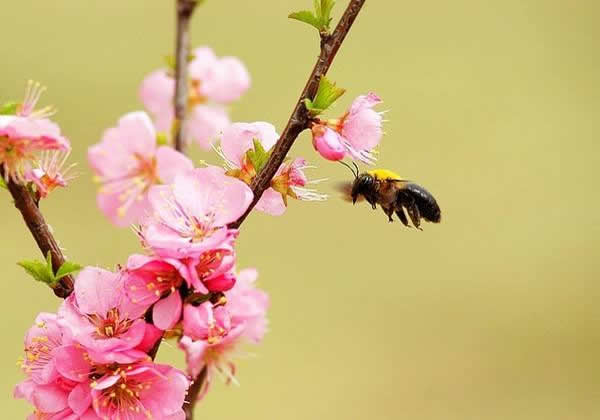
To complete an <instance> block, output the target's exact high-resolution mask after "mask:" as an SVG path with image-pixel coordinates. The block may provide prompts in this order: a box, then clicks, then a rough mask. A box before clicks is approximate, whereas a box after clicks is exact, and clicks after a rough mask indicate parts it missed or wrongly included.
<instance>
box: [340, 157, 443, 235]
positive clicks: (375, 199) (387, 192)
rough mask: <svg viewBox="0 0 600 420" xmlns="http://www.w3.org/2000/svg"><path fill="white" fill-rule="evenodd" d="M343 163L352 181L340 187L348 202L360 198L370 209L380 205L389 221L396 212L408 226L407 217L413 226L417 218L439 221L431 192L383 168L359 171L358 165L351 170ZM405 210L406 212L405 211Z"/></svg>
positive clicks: (439, 215)
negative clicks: (350, 173) (352, 178)
mask: <svg viewBox="0 0 600 420" xmlns="http://www.w3.org/2000/svg"><path fill="white" fill-rule="evenodd" d="M342 164H344V165H345V166H347V167H348V168H349V169H350V170H351V171H352V174H353V175H354V182H353V183H346V184H344V185H343V187H342V190H343V192H344V193H345V194H346V198H347V200H348V201H350V200H351V201H352V203H353V204H355V203H356V202H357V201H361V200H362V199H364V200H366V201H367V202H368V203H369V204H370V205H371V207H373V210H375V209H376V208H377V204H379V206H380V207H381V209H382V210H383V212H384V213H385V215H386V216H387V217H388V220H389V221H390V222H393V221H394V220H393V219H392V215H393V214H394V213H396V215H397V216H398V219H400V221H401V222H402V224H403V225H404V226H407V227H410V225H409V224H408V218H407V217H406V214H408V217H409V218H410V220H411V222H412V224H413V225H414V227H416V228H417V229H419V230H422V229H421V219H424V220H425V221H427V222H432V223H439V222H440V221H441V218H442V214H441V211H440V207H439V206H438V204H437V202H436V201H435V198H433V195H431V193H429V191H427V190H426V189H425V188H423V187H421V186H420V185H417V184H415V183H414V182H411V181H408V180H406V179H402V177H401V176H399V175H397V174H396V173H394V172H392V171H389V170H387V169H374V170H372V171H367V172H363V173H359V169H358V166H356V164H354V167H355V169H356V171H355V170H353V169H352V168H351V167H350V166H349V165H347V164H345V163H344V162H342ZM405 211H406V213H405Z"/></svg>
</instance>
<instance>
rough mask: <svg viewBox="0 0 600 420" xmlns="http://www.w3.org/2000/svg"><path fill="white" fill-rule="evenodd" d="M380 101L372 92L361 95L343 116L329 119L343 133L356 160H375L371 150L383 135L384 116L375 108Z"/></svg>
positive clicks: (330, 123)
mask: <svg viewBox="0 0 600 420" xmlns="http://www.w3.org/2000/svg"><path fill="white" fill-rule="evenodd" d="M379 103H381V99H380V98H379V96H377V95H376V94H374V93H372V92H371V93H369V94H367V95H363V96H359V97H358V98H356V99H355V100H354V102H352V105H351V106H350V109H349V110H348V111H347V112H346V113H345V114H344V115H343V116H342V118H340V119H339V120H330V121H328V125H329V126H330V127H332V128H334V129H335V130H336V131H337V132H338V133H339V134H340V135H341V137H342V140H343V144H344V146H345V147H346V150H347V153H348V155H349V156H350V157H351V158H352V159H354V160H360V161H362V162H364V163H367V164H372V163H373V162H374V160H375V157H374V156H373V154H372V153H371V151H372V150H373V149H374V148H375V147H376V146H377V145H378V144H379V141H380V140H381V137H382V136H383V129H382V127H381V125H382V121H383V117H382V115H381V113H380V112H377V111H375V110H374V109H373V107H374V106H375V105H377V104H379Z"/></svg>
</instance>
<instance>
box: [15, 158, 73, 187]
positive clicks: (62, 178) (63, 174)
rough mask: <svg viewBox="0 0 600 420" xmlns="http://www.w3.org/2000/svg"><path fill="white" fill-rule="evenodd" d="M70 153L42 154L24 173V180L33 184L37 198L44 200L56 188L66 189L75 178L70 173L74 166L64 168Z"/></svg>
mask: <svg viewBox="0 0 600 420" xmlns="http://www.w3.org/2000/svg"><path fill="white" fill-rule="evenodd" d="M69 154H70V151H67V152H60V151H53V152H44V153H42V156H41V157H40V158H39V159H37V161H36V165H34V166H33V167H32V169H29V170H27V171H26V172H25V179H26V180H27V181H30V182H33V184H34V185H35V187H36V190H37V194H38V196H39V198H46V197H47V196H48V194H50V193H51V192H52V191H53V190H54V189H55V188H57V187H66V186H67V185H68V183H69V181H71V180H72V179H74V178H75V175H73V174H72V173H71V172H70V171H71V169H72V168H73V167H74V166H75V164H72V165H69V166H66V167H65V164H66V162H67V158H68V157H69Z"/></svg>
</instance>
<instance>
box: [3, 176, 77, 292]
mask: <svg viewBox="0 0 600 420" xmlns="http://www.w3.org/2000/svg"><path fill="white" fill-rule="evenodd" d="M0 176H2V177H4V171H3V169H2V167H0ZM7 187H8V190H9V191H10V194H11V195H12V197H13V199H14V201H15V207H16V208H17V209H18V210H19V211H20V212H21V216H23V220H24V221H25V224H26V225H27V227H28V228H29V231H30V232H31V234H32V235H33V239H35V242H36V243H37V245H38V247H39V248H40V251H42V254H44V257H45V256H46V255H48V252H50V254H51V255H52V269H53V270H54V272H55V273H56V271H57V270H58V269H59V268H60V266H61V265H63V264H64V262H65V257H64V255H63V253H62V251H61V250H60V247H59V246H58V243H57V242H56V239H54V236H53V235H52V233H51V232H50V228H49V227H48V224H47V223H46V220H44V216H43V215H42V212H41V211H40V209H39V207H38V204H37V202H36V201H35V200H34V199H33V196H32V195H31V192H29V190H28V189H27V187H24V186H22V185H19V184H16V183H15V182H13V181H8V182H7ZM53 290H54V294H55V295H56V296H58V297H60V298H66V297H67V296H69V295H70V294H71V292H73V277H71V276H65V277H63V278H61V279H60V280H59V281H58V283H57V284H56V286H54V288H53Z"/></svg>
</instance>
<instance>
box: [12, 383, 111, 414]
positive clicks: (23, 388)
mask: <svg viewBox="0 0 600 420" xmlns="http://www.w3.org/2000/svg"><path fill="white" fill-rule="evenodd" d="M86 385H87V387H88V389H89V384H86ZM81 391H84V389H83V387H81V386H80V385H78V384H77V383H76V382H73V381H70V380H68V379H65V378H58V379H57V380H56V381H54V382H52V383H49V384H46V385H39V384H36V383H35V382H33V381H32V380H25V381H23V382H21V383H19V384H18V385H17V386H16V387H15V390H14V397H15V398H24V399H25V400H27V401H28V402H29V403H30V404H32V405H33V406H34V407H35V410H36V411H35V413H33V414H32V415H30V416H29V417H27V419H28V420H45V419H47V420H78V419H80V420H100V417H98V416H97V415H96V413H94V411H93V410H92V408H91V407H90V404H91V399H89V402H86V401H85V398H84V399H80V398H79V396H80V395H81V394H82V392H81ZM88 392H89V391H88Z"/></svg>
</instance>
